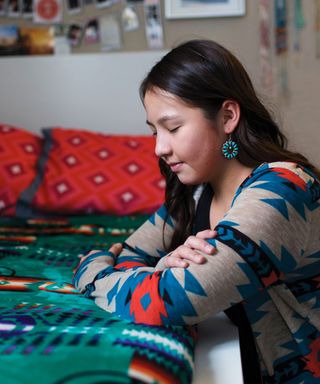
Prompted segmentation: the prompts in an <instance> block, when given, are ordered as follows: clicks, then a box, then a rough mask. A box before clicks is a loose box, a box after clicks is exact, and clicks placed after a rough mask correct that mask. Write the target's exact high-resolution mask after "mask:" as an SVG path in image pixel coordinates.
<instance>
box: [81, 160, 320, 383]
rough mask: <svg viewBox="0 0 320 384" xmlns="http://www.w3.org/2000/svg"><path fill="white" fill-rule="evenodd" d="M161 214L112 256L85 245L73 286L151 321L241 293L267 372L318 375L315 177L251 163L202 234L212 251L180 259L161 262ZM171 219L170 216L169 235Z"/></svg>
mask: <svg viewBox="0 0 320 384" xmlns="http://www.w3.org/2000/svg"><path fill="white" fill-rule="evenodd" d="M165 217H166V210H165V207H164V206H162V207H161V208H160V209H159V210H158V211H157V212H156V213H155V214H154V215H153V216H151V217H150V219H149V220H148V221H147V222H146V223H144V224H143V225H142V226H141V227H140V228H139V229H138V230H137V231H136V232H135V233H133V234H132V235H131V236H130V237H129V238H128V239H127V241H126V245H125V248H124V249H123V251H122V253H121V254H120V255H119V256H118V258H116V257H114V256H113V255H112V254H111V253H110V252H106V251H100V252H99V251H97V252H96V253H93V254H91V255H90V256H89V257H88V258H87V259H86V260H84V262H83V263H82V264H80V265H79V266H78V268H77V270H76V272H75V276H74V284H75V286H76V287H77V288H78V289H80V290H81V292H83V293H84V294H85V295H86V296H87V297H90V298H93V299H94V300H95V302H96V304H97V305H99V306H100V307H102V308H103V309H105V310H106V311H108V312H111V313H114V314H115V315H118V316H120V317H122V318H124V319H127V320H129V321H134V322H138V323H147V324H153V325H170V324H181V325H184V324H195V323H199V322H200V321H202V320H204V319H206V318H207V317H209V316H210V315H213V314H214V313H218V312H220V311H223V310H225V309H227V308H229V307H232V306H233V305H235V304H237V303H240V302H241V303H242V304H243V307H244V310H245V312H246V315H247V317H248V320H249V322H250V325H251V329H252V332H253V335H254V338H255V344H256V349H257V353H258V356H259V360H260V368H261V373H262V376H263V382H264V383H288V384H289V383H290V384H298V383H299V384H301V383H305V384H315V383H320V361H319V359H320V357H319V356H320V289H319V288H320V183H319V180H317V179H316V178H315V177H314V176H313V175H312V174H311V173H310V172H309V171H307V170H306V169H303V168H302V167H300V166H297V165H296V164H294V163H289V162H274V163H269V164H268V163H265V164H262V165H261V166H259V167H257V168H256V169H255V170H254V171H253V172H252V173H251V175H250V176H249V177H248V178H247V179H246V180H245V181H244V182H243V183H242V184H241V186H240V187H239V188H238V190H237V192H236V195H235V197H234V200H233V203H232V206H231V208H230V210H229V211H228V212H227V213H226V215H225V217H224V218H223V220H222V221H220V222H219V223H218V225H217V227H216V230H217V232H218V235H217V236H216V238H215V239H210V240H208V242H209V243H211V244H213V245H214V246H215V247H216V248H217V252H216V253H215V254H214V255H210V256H207V257H206V259H207V261H206V263H204V264H201V265H195V264H191V265H190V266H189V267H188V268H186V269H184V268H168V269H165V268H163V257H164V256H165V254H166V253H165V251H164V247H163V241H162V239H163V237H162V235H163V233H162V232H163V224H164V219H165ZM173 227H174V221H172V220H170V219H168V220H167V221H166V226H165V233H164V236H165V239H166V241H167V242H168V241H169V240H170V236H171V235H172V231H173ZM161 258H162V259H161ZM159 259H160V261H159Z"/></svg>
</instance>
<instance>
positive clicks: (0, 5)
mask: <svg viewBox="0 0 320 384" xmlns="http://www.w3.org/2000/svg"><path fill="white" fill-rule="evenodd" d="M7 9H8V1H7V0H0V16H4V15H6V14H7Z"/></svg>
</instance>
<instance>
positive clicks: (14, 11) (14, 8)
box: [7, 0, 21, 17]
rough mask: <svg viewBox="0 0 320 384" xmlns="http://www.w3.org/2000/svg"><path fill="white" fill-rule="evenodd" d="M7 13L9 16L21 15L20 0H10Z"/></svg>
mask: <svg viewBox="0 0 320 384" xmlns="http://www.w3.org/2000/svg"><path fill="white" fill-rule="evenodd" d="M7 15H8V16H9V17H19V16H20V15H21V7H20V1H19V0H8V6H7Z"/></svg>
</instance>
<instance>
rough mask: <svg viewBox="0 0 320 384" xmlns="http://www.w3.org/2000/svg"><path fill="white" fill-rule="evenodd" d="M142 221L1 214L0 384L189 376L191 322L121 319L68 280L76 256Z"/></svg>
mask: <svg viewBox="0 0 320 384" xmlns="http://www.w3.org/2000/svg"><path fill="white" fill-rule="evenodd" d="M145 220H146V216H124V217H120V216H83V217H82V216H80V217H69V218H61V219H31V220H30V219H29V220H23V219H16V218H0V362H1V363H0V364H1V366H0V383H2V384H29V383H30V384H37V383H45V384H97V383H112V384H116V383H168V384H169V383H170V384H174V383H186V384H189V383H191V382H192V375H193V363H194V346H195V338H196V329H195V327H180V326H172V327H159V326H148V325H143V324H134V323H130V322H127V321H124V320H121V319H119V318H117V317H114V316H112V315H110V314H108V313H107V312H105V311H103V310H102V309H100V308H99V307H97V306H96V305H95V304H94V303H93V302H92V301H90V300H88V299H87V298H84V297H83V296H82V295H80V294H79V293H78V291H77V290H75V288H74V287H73V286H72V285H71V284H70V282H71V277H72V270H73V268H74V267H75V266H76V265H77V264H78V260H79V255H83V254H85V253H87V252H88V251H90V250H91V249H108V248H109V246H110V244H111V243H113V242H121V241H124V240H125V238H126V237H127V236H128V235H129V234H130V233H132V232H133V231H134V230H135V229H136V228H137V227H138V226H140V225H141V223H143V222H144V221H145Z"/></svg>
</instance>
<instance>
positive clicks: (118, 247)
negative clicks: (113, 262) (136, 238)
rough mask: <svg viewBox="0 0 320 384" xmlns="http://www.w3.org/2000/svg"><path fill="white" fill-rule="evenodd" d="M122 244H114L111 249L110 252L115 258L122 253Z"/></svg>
mask: <svg viewBox="0 0 320 384" xmlns="http://www.w3.org/2000/svg"><path fill="white" fill-rule="evenodd" d="M122 248H123V247H122V244H121V243H115V244H112V245H111V247H110V248H109V252H112V253H113V254H114V255H115V256H118V255H119V254H120V253H121V251H122Z"/></svg>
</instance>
